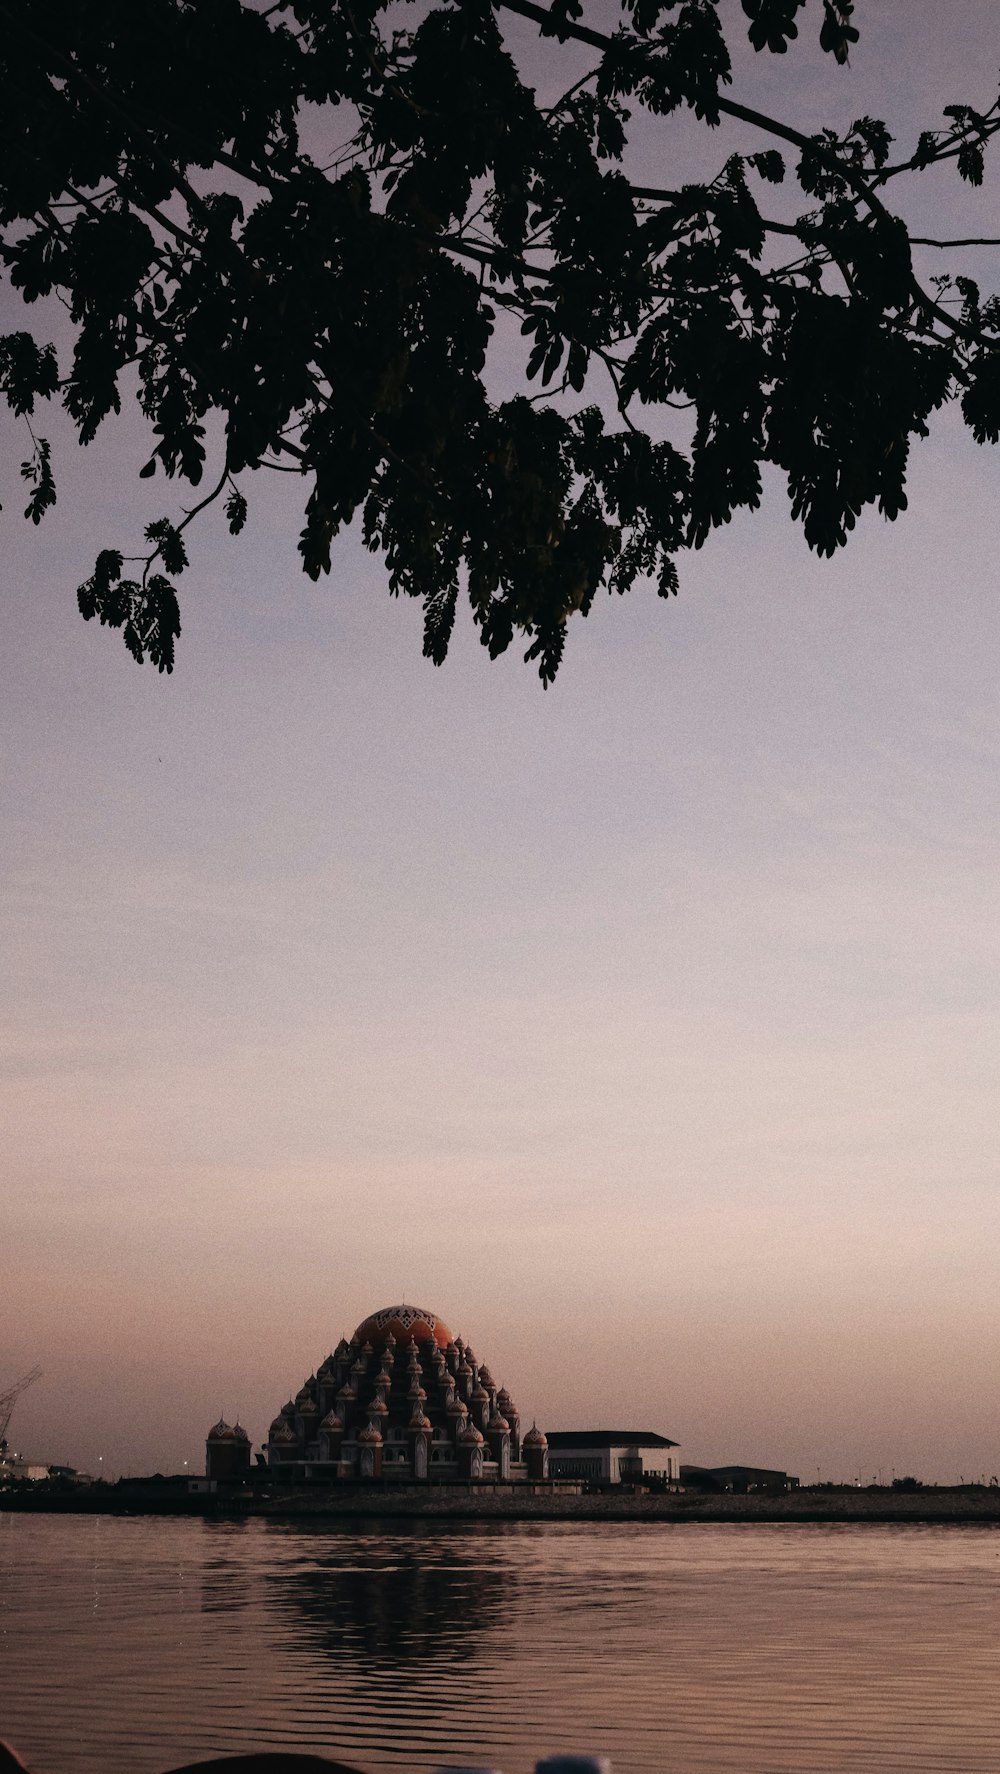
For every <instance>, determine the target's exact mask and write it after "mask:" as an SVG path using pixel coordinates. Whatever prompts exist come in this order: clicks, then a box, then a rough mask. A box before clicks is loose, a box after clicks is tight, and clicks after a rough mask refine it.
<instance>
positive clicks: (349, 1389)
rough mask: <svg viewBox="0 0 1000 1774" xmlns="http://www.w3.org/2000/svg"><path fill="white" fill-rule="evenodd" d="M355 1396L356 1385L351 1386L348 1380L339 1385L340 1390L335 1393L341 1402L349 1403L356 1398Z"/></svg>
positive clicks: (356, 1391)
mask: <svg viewBox="0 0 1000 1774" xmlns="http://www.w3.org/2000/svg"><path fill="white" fill-rule="evenodd" d="M357 1396H358V1390H357V1387H356V1386H352V1385H351V1382H350V1380H348V1381H347V1382H346V1384H345V1385H343V1386H341V1388H340V1391H339V1392H338V1393H337V1397H338V1398H339V1399H340V1401H341V1403H342V1404H350V1403H351V1402H352V1400H353V1399H355V1398H357Z"/></svg>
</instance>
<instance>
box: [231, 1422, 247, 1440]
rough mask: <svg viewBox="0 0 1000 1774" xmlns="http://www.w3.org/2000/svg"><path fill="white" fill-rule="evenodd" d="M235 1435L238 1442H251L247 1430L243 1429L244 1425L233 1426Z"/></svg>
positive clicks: (235, 1424) (238, 1423) (236, 1424)
mask: <svg viewBox="0 0 1000 1774" xmlns="http://www.w3.org/2000/svg"><path fill="white" fill-rule="evenodd" d="M233 1435H234V1437H235V1439H236V1440H237V1441H249V1440H250V1437H249V1435H248V1434H247V1432H246V1430H245V1429H244V1427H243V1424H242V1423H240V1422H236V1423H234V1424H233Z"/></svg>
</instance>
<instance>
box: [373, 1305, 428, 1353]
mask: <svg viewBox="0 0 1000 1774" xmlns="http://www.w3.org/2000/svg"><path fill="white" fill-rule="evenodd" d="M390 1337H392V1338H393V1339H394V1341H395V1342H397V1343H401V1342H408V1341H409V1340H410V1338H411V1337H412V1338H413V1340H414V1341H415V1342H417V1343H437V1345H438V1347H439V1348H441V1349H447V1347H448V1344H449V1343H450V1342H451V1340H452V1339H451V1331H450V1330H449V1329H448V1326H447V1325H446V1324H443V1323H442V1321H441V1319H440V1318H438V1317H437V1315H436V1314H435V1313H433V1312H427V1311H425V1309H424V1307H423V1306H383V1307H382V1309H381V1311H380V1312H373V1313H372V1314H371V1316H370V1317H369V1318H366V1319H365V1320H364V1322H363V1323H362V1324H359V1325H358V1328H357V1330H356V1331H355V1333H354V1340H355V1341H356V1342H360V1343H364V1342H367V1343H371V1344H372V1345H373V1346H374V1347H375V1348H376V1349H383V1348H384V1347H385V1345H386V1343H387V1341H388V1339H389V1338H390Z"/></svg>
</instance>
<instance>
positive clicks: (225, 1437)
mask: <svg viewBox="0 0 1000 1774" xmlns="http://www.w3.org/2000/svg"><path fill="white" fill-rule="evenodd" d="M206 1439H207V1440H208V1441H232V1439H233V1431H232V1428H231V1427H230V1425H229V1424H228V1423H227V1422H226V1420H225V1418H224V1417H220V1418H219V1421H218V1422H217V1423H213V1424H212V1427H211V1429H210V1430H209V1432H208V1435H207V1437H206Z"/></svg>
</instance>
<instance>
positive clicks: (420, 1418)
mask: <svg viewBox="0 0 1000 1774" xmlns="http://www.w3.org/2000/svg"><path fill="white" fill-rule="evenodd" d="M407 1427H408V1428H409V1429H429V1430H431V1432H432V1433H433V1429H434V1425H433V1423H432V1422H431V1420H430V1417H425V1415H424V1413H423V1411H422V1410H421V1408H420V1406H419V1404H415V1405H414V1407H413V1415H412V1417H411V1418H410V1421H409V1423H408V1425H407Z"/></svg>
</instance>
